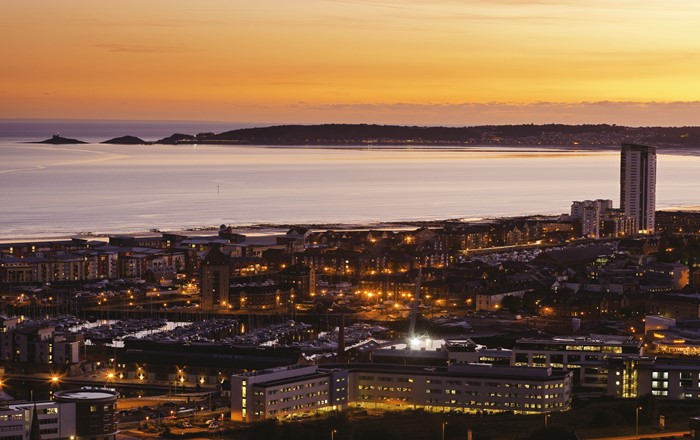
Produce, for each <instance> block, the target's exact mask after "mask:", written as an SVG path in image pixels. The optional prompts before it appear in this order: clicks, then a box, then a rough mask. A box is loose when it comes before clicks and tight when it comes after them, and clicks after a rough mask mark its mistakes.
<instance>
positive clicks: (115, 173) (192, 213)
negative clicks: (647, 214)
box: [0, 132, 700, 239]
mask: <svg viewBox="0 0 700 440" xmlns="http://www.w3.org/2000/svg"><path fill="white" fill-rule="evenodd" d="M121 134H124V132H122V133H121ZM45 137H48V136H36V138H45ZM105 139H106V137H105ZM699 170H700V157H697V156H675V155H659V158H658V183H657V207H659V208H664V207H671V206H679V205H697V204H700V203H699V202H700V200H699V199H700V193H699V192H698V188H700V172H698V171H699ZM592 198H609V199H613V200H614V202H615V206H617V204H618V201H619V200H618V199H619V153H615V152H581V153H571V152H557V151H536V150H534V149H532V150H528V149H522V148H521V149H519V151H516V150H508V149H502V148H479V149H471V150H465V151H455V150H433V149H420V148H417V149H415V148H414V149H400V150H381V149H375V150H367V149H342V150H340V149H324V148H266V147H238V146H202V145H199V146H162V145H149V146H116V145H101V144H86V145H70V146H49V145H36V144H26V143H20V142H14V141H9V140H5V141H2V140H0V239H16V238H38V237H49V236H60V235H68V234H75V233H78V232H93V233H119V232H133V231H146V230H149V229H152V228H159V229H161V230H174V229H181V228H192V227H204V226H216V225H219V224H224V223H225V224H231V225H249V224H257V223H335V222H339V223H368V222H381V221H402V220H419V219H446V218H480V217H498V216H514V215H521V214H540V213H541V214H557V213H562V212H568V210H569V206H570V204H571V201H572V200H582V199H592Z"/></svg>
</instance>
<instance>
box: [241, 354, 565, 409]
mask: <svg viewBox="0 0 700 440" xmlns="http://www.w3.org/2000/svg"><path fill="white" fill-rule="evenodd" d="M571 384H572V373H571V372H567V371H553V369H551V368H528V367H511V366H492V365H480V364H474V365H464V364H454V365H449V366H447V367H430V368H423V367H419V366H415V365H386V364H341V365H327V366H324V367H323V368H321V367H319V366H316V365H312V366H307V365H292V366H289V367H281V368H275V369H269V370H262V371H256V372H252V373H242V374H237V375H234V376H232V377H231V419H232V420H234V421H239V422H255V421H260V420H265V419H274V418H277V419H285V418H291V417H299V416H306V415H311V414H313V413H317V412H324V411H332V410H342V409H343V408H346V407H347V406H352V407H359V408H363V407H364V408H373V409H374V408H376V409H387V410H396V409H402V408H404V409H407V408H413V409H415V408H423V409H425V410H426V411H437V412H448V411H454V412H463V413H472V414H474V413H479V412H487V413H490V412H503V411H513V412H514V413H516V414H543V413H549V412H555V411H566V410H568V409H569V407H570V404H571Z"/></svg>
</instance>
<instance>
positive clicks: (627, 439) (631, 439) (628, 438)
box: [587, 431, 689, 440]
mask: <svg viewBox="0 0 700 440" xmlns="http://www.w3.org/2000/svg"><path fill="white" fill-rule="evenodd" d="M688 433H689V432H688V431H675V432H657V433H654V434H640V435H625V436H622V437H595V438H591V439H587V440H639V439H645V438H683V436H684V435H686V434H688ZM686 438H687V437H686Z"/></svg>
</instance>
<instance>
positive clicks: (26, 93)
mask: <svg viewBox="0 0 700 440" xmlns="http://www.w3.org/2000/svg"><path fill="white" fill-rule="evenodd" d="M699 23H700V3H698V2H697V1H695V0H665V1H663V2H661V1H658V0H614V1H612V0H585V1H584V0H431V1H423V0H420V1H419V0H257V1H255V2H251V1H239V0H198V1H191V0H190V1H179V0H146V1H144V0H139V1H135V0H134V1H132V0H119V1H114V2H95V1H87V0H83V1H79V0H61V1H48V0H47V1H42V0H37V1H32V2H28V1H26V0H3V1H2V3H0V32H1V35H2V44H0V55H2V60H3V62H2V68H1V69H0V118H102V119H159V120H163V119H183V120H221V121H259V122H381V123H411V124H475V123H489V122H490V123H512V122H611V123H625V124H630V125H648V124H663V125H685V124H696V125H700V111H699V110H700V103H699V102H698V101H700V30H698V29H700V27H699V25H698V24H699Z"/></svg>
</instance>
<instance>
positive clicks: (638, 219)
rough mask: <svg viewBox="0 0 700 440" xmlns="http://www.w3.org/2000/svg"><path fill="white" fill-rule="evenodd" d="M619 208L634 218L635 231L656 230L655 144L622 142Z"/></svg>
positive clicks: (648, 231)
mask: <svg viewBox="0 0 700 440" xmlns="http://www.w3.org/2000/svg"><path fill="white" fill-rule="evenodd" d="M620 208H621V209H622V210H623V211H624V213H625V215H627V216H628V217H632V218H634V219H635V223H636V230H637V231H638V232H639V233H642V234H651V233H653V232H654V221H655V209H656V147H648V146H645V145H635V144H622V154H621V157H620Z"/></svg>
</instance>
